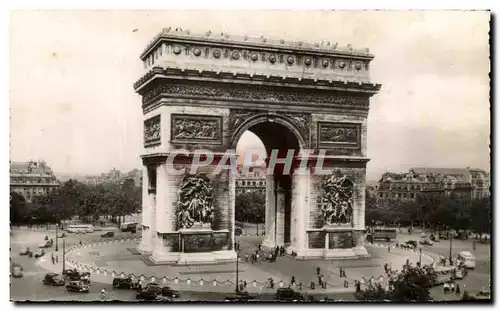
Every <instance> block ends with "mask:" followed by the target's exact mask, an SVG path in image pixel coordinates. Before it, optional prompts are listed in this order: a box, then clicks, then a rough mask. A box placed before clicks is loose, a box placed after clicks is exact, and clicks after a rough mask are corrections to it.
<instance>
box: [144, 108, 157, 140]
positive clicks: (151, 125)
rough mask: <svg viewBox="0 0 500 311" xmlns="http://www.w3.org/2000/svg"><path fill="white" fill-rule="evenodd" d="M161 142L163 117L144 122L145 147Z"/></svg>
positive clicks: (155, 117)
mask: <svg viewBox="0 0 500 311" xmlns="http://www.w3.org/2000/svg"><path fill="white" fill-rule="evenodd" d="M160 142H161V116H160V115H157V116H154V117H152V118H149V119H147V120H146V121H144V145H145V146H150V145H156V144H159V143H160Z"/></svg>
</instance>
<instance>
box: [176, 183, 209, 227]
mask: <svg viewBox="0 0 500 311" xmlns="http://www.w3.org/2000/svg"><path fill="white" fill-rule="evenodd" d="M213 195H214V191H213V188H212V186H211V185H210V179H209V178H208V177H207V176H206V175H205V174H197V175H186V176H184V178H183V180H182V182H181V185H180V187H179V190H178V191H177V196H178V202H177V210H176V213H175V214H176V218H177V228H178V229H190V228H211V226H212V222H213V218H214V207H213V204H212V203H213Z"/></svg>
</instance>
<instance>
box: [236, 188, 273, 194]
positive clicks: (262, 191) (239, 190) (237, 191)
mask: <svg viewBox="0 0 500 311" xmlns="http://www.w3.org/2000/svg"><path fill="white" fill-rule="evenodd" d="M249 192H259V193H262V194H265V193H266V188H258V189H236V194H237V195H238V194H243V193H249Z"/></svg>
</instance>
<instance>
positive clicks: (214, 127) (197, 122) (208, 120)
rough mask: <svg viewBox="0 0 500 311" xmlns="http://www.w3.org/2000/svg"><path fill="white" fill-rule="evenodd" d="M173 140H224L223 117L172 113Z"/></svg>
mask: <svg viewBox="0 0 500 311" xmlns="http://www.w3.org/2000/svg"><path fill="white" fill-rule="evenodd" d="M171 132H172V142H187V143H193V142H194V143H198V142H212V143H221V142H222V117H219V116H205V115H184V114H183V115H180V114H173V115H172V131H171Z"/></svg>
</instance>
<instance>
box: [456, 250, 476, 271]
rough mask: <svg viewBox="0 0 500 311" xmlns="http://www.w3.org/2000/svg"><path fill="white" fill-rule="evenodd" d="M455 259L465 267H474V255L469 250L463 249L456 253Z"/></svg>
mask: <svg viewBox="0 0 500 311" xmlns="http://www.w3.org/2000/svg"><path fill="white" fill-rule="evenodd" d="M457 259H458V260H459V261H460V262H462V264H463V265H464V266H465V267H466V268H467V269H474V268H476V257H474V255H472V254H471V252H469V251H463V252H460V253H458V256H457Z"/></svg>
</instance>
